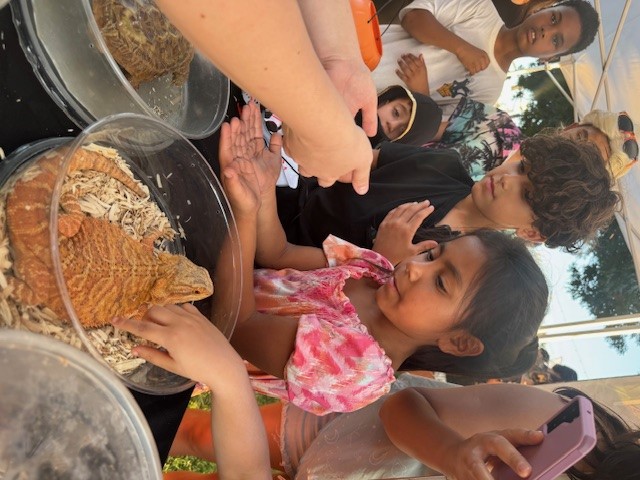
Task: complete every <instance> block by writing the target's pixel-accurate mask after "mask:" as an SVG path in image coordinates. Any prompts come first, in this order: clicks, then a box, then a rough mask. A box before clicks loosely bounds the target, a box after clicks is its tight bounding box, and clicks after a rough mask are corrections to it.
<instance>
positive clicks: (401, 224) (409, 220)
mask: <svg viewBox="0 0 640 480" xmlns="http://www.w3.org/2000/svg"><path fill="white" fill-rule="evenodd" d="M433 210H434V208H433V205H431V204H430V202H429V200H425V201H424V202H413V203H405V204H402V205H400V206H398V207H396V208H394V209H393V210H391V211H390V212H389V213H388V214H387V216H386V217H384V220H382V222H381V223H380V227H378V233H377V235H376V239H375V242H374V244H373V250H374V251H376V252H378V253H379V254H381V255H383V256H384V257H385V258H386V259H387V260H389V261H390V262H391V263H392V264H393V265H395V264H396V263H398V262H401V261H402V260H404V259H405V258H408V257H413V256H414V255H418V254H419V253H421V252H424V251H425V250H429V249H431V248H434V247H436V246H438V242H435V241H433V240H425V241H423V242H419V243H413V237H414V235H415V234H416V230H417V229H418V228H419V227H420V225H422V222H423V221H424V219H425V218H427V217H428V216H429V215H431V214H432V213H433Z"/></svg>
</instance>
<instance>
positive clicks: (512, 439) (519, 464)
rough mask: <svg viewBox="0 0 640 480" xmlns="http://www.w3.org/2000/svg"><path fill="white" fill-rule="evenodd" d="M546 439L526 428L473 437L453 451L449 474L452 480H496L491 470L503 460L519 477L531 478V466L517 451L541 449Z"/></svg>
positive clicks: (480, 434)
mask: <svg viewBox="0 0 640 480" xmlns="http://www.w3.org/2000/svg"><path fill="white" fill-rule="evenodd" d="M543 438H544V435H543V433H542V432H540V431H536V430H526V429H522V428H518V429H509V430H501V431H495V432H486V433H479V434H476V435H473V436H472V437H470V438H468V439H466V440H464V441H462V442H460V443H459V444H458V445H457V446H455V447H454V448H451V449H450V450H449V452H448V453H449V460H448V461H447V464H448V465H450V466H451V468H450V469H449V471H448V472H446V475H447V478H449V479H451V480H493V477H492V476H491V473H490V467H493V465H494V464H495V463H497V459H499V460H502V461H503V462H504V463H506V464H507V465H508V466H509V467H511V468H512V469H513V471H514V472H516V473H517V474H518V476H520V477H522V478H526V477H527V476H528V475H530V474H531V465H529V463H528V462H527V461H526V460H525V458H524V457H523V456H522V454H521V453H520V452H519V451H518V450H517V448H516V447H518V446H524V445H537V444H539V443H540V442H542V440H543Z"/></svg>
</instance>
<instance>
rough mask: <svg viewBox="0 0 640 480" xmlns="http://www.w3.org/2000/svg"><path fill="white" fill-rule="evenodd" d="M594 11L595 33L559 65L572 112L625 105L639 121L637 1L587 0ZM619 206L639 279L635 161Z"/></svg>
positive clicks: (639, 178)
mask: <svg viewBox="0 0 640 480" xmlns="http://www.w3.org/2000/svg"><path fill="white" fill-rule="evenodd" d="M590 1H591V3H592V4H593V5H594V6H595V8H596V10H598V13H599V14H600V19H601V27H600V32H599V35H598V38H597V39H596V41H595V42H593V44H592V45H591V46H590V47H589V48H588V49H587V50H585V51H584V52H580V53H578V54H575V55H573V56H572V58H571V61H570V62H563V63H562V66H561V70H562V73H563V74H564V77H565V79H566V80H567V84H568V85H569V88H570V90H571V92H572V96H573V98H574V108H575V114H576V118H577V119H580V118H582V117H584V116H585V115H586V114H587V113H588V112H589V111H591V110H592V109H594V108H599V109H602V110H609V111H612V112H620V111H626V112H627V113H628V114H629V116H630V117H631V118H632V119H633V120H634V124H635V131H636V132H639V130H638V125H640V123H639V122H640V2H637V1H633V0H604V1H600V0H590ZM618 188H619V190H620V192H621V194H622V197H623V208H622V211H621V212H620V213H619V214H617V215H616V218H617V220H618V223H619V224H620V227H621V230H622V233H623V235H624V236H625V240H626V241H627V245H628V246H629V250H631V255H632V256H633V261H634V264H635V268H636V276H637V277H638V279H639V281H640V166H635V167H634V168H632V169H631V171H630V172H629V173H628V174H627V175H625V176H624V177H623V178H622V179H621V180H620V181H619V182H618Z"/></svg>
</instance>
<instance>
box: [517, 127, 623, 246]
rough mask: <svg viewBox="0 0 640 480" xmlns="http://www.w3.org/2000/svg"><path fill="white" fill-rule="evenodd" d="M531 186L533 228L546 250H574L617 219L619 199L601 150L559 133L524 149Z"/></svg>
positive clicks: (524, 144)
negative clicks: (537, 232)
mask: <svg viewBox="0 0 640 480" xmlns="http://www.w3.org/2000/svg"><path fill="white" fill-rule="evenodd" d="M520 150H521V152H522V156H523V157H524V159H525V163H526V164H527V165H528V166H529V167H530V170H529V173H528V176H529V180H531V183H532V184H533V190H532V191H531V192H530V193H529V198H528V201H529V205H531V208H532V210H533V214H534V217H535V220H534V221H533V226H534V227H535V228H536V229H537V230H538V231H539V232H540V233H541V234H542V236H544V237H545V243H546V245H547V246H548V247H551V248H555V247H564V248H565V249H566V250H567V251H568V252H573V251H576V250H577V249H578V248H580V246H581V245H582V244H583V243H584V242H585V241H587V240H590V239H592V238H593V237H594V236H595V234H596V232H598V230H600V229H602V228H604V227H606V226H607V225H608V224H609V222H610V221H611V220H612V218H613V213H614V211H615V208H616V205H617V203H618V199H619V196H618V194H617V193H616V192H614V191H612V190H611V187H612V184H613V180H612V178H611V174H610V173H609V171H608V170H607V168H606V167H605V165H604V162H603V160H602V157H601V156H600V152H599V151H598V149H597V148H596V147H595V146H593V145H591V144H589V143H586V142H580V143H578V142H575V141H574V140H571V139H568V138H565V137H561V136H559V135H545V134H536V135H534V136H533V137H531V138H528V139H526V140H524V141H523V142H522V145H521V147H520Z"/></svg>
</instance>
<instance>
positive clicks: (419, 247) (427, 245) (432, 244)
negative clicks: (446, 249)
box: [415, 240, 438, 253]
mask: <svg viewBox="0 0 640 480" xmlns="http://www.w3.org/2000/svg"><path fill="white" fill-rule="evenodd" d="M437 246H438V242H436V241H435V240H424V241H422V242H418V243H416V244H415V248H416V251H417V252H418V253H420V252H426V251H427V250H431V249H432V248H436V247H437Z"/></svg>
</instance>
